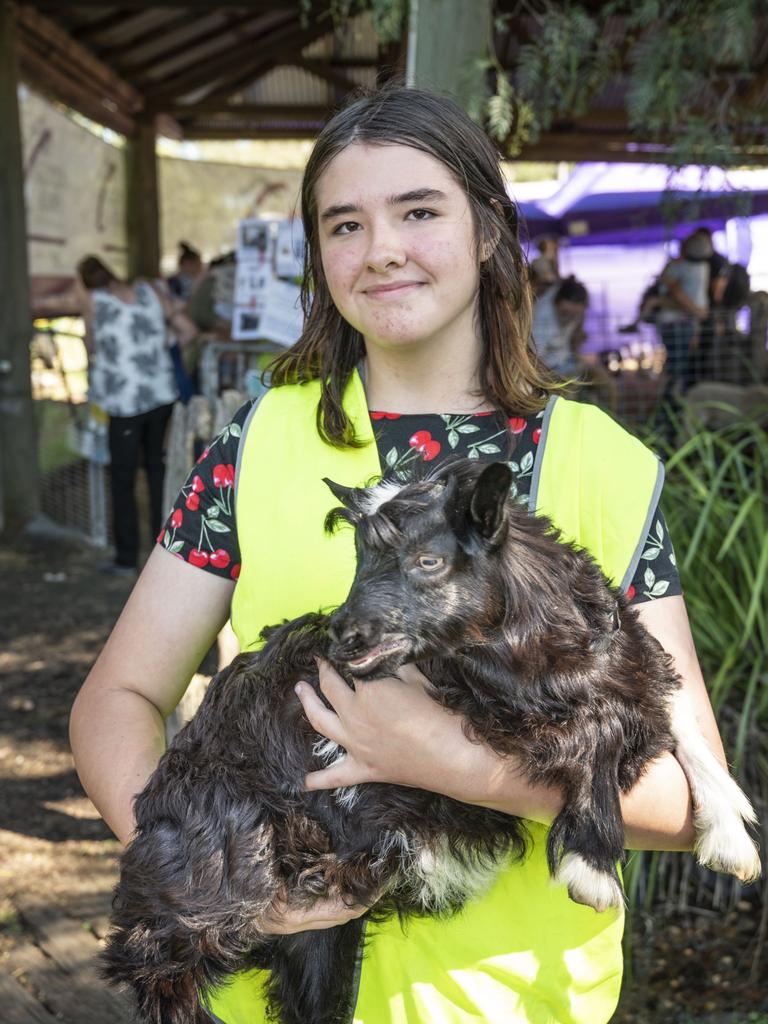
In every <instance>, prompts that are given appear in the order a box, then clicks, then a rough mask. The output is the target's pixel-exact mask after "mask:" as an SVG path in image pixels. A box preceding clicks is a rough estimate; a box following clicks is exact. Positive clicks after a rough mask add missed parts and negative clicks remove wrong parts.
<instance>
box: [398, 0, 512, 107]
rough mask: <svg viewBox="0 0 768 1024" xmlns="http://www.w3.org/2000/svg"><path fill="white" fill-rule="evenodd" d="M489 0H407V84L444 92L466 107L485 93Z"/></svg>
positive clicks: (489, 25)
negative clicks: (480, 64) (484, 63)
mask: <svg viewBox="0 0 768 1024" xmlns="http://www.w3.org/2000/svg"><path fill="white" fill-rule="evenodd" d="M491 38H492V26H491V0H410V6H409V14H408V67H407V78H406V81H407V84H408V86H409V87H411V88H417V89H432V90H434V91H436V92H442V93H448V94H449V95H451V96H452V97H453V99H455V100H456V101H457V103H459V104H461V106H462V107H464V109H465V110H468V111H472V110H473V109H477V106H478V100H479V99H481V98H484V97H485V96H486V95H487V94H488V89H487V85H486V71H485V69H484V68H482V67H480V66H479V62H480V61H484V60H486V59H487V57H488V47H489V46H490V45H491Z"/></svg>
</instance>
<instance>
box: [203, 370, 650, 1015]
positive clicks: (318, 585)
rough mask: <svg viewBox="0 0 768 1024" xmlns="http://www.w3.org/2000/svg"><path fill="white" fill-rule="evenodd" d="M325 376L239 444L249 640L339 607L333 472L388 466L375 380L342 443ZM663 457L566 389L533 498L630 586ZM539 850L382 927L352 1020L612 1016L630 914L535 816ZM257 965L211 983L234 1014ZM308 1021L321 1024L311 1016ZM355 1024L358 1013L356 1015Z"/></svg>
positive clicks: (342, 550)
mask: <svg viewBox="0 0 768 1024" xmlns="http://www.w3.org/2000/svg"><path fill="white" fill-rule="evenodd" d="M319 396H320V385H319V382H317V381H314V382H310V383H307V384H301V385H291V386H285V387H280V388H274V389H272V390H270V391H268V392H267V394H266V395H265V396H264V397H263V399H262V400H261V402H260V404H259V405H258V407H256V408H255V409H254V410H253V411H252V414H251V416H250V417H249V419H248V421H247V423H246V429H245V430H244V432H243V437H242V439H241V442H240V455H239V470H238V475H237V496H236V515H237V524H238V540H239V544H240V553H241V564H242V568H241V572H240V577H239V580H238V584H237V587H236V589H235V594H234V599H233V603H232V625H233V627H234V630H235V632H236V634H237V636H238V639H239V641H240V646H241V649H242V650H249V649H254V648H255V647H257V646H258V643H259V640H258V637H259V633H260V631H261V629H262V628H263V627H264V626H267V625H271V624H273V623H277V622H280V621H282V620H284V619H290V618H293V617H295V616H297V615H300V614H302V613H304V612H307V611H316V610H320V609H330V608H334V607H337V606H338V605H340V604H341V603H342V602H343V601H344V599H345V598H346V596H347V593H348V591H349V587H350V585H351V582H352V579H353V576H354V572H355V551H354V541H353V534H352V531H351V530H340V531H339V532H337V533H335V534H333V535H327V534H326V533H325V532H324V529H323V522H324V519H325V516H326V513H327V512H328V511H329V510H330V509H331V508H333V507H334V506H335V505H337V504H338V502H337V500H336V499H335V498H334V497H333V495H332V494H331V492H330V491H329V490H328V487H327V486H326V485H325V484H324V483H323V477H329V478H330V479H332V480H334V481H336V482H337V483H341V484H345V485H347V486H362V485H363V484H365V483H367V482H369V481H371V480H372V479H373V478H375V477H377V476H378V475H379V474H380V473H381V466H380V463H379V457H378V453H377V449H376V444H375V441H374V437H373V429H372V426H371V422H370V418H369V415H368V408H367V403H366V397H365V391H364V389H363V385H362V381H361V380H360V377H359V375H358V374H357V373H356V372H355V373H353V375H352V377H351V379H350V382H349V384H348V386H347V389H346V393H345V396H344V406H345V409H346V412H347V414H348V415H349V417H350V419H351V421H352V423H353V424H354V426H355V430H356V434H357V436H358V437H359V438H360V439H361V440H365V441H367V442H368V443H367V444H365V445H364V446H363V447H361V448H347V449H338V448H334V447H333V446H331V445H328V444H326V443H325V442H324V441H323V440H322V439H321V438H320V437H319V435H318V433H317V429H316V418H315V417H316V412H317V404H318V400H319ZM662 476H663V474H662V470H661V467H660V464H659V463H658V461H657V460H656V458H655V456H653V455H652V453H651V452H649V451H648V449H647V448H645V447H644V446H643V445H642V444H641V443H640V442H639V441H638V440H637V439H635V438H634V437H632V436H631V435H629V434H627V433H626V431H624V430H623V429H622V428H621V427H619V426H618V425H616V424H615V423H614V422H613V421H612V420H611V419H610V418H609V417H607V416H606V415H605V414H604V413H602V412H600V411H599V410H598V409H596V408H594V407H593V406H586V405H579V404H577V403H574V402H569V401H566V400H564V399H561V398H557V399H552V400H550V402H549V405H548V406H547V409H546V413H545V415H544V418H543V420H542V433H541V437H540V440H539V444H538V451H537V455H536V461H535V463H534V471H533V480H532V493H531V499H530V507H531V510H532V511H536V512H539V513H544V514H546V515H548V516H549V517H550V518H551V519H552V520H553V521H554V522H555V523H556V524H557V525H558V526H559V527H560V529H561V530H562V532H563V534H564V536H565V537H566V538H567V539H569V540H574V541H576V542H577V543H579V544H581V545H583V546H584V547H585V548H587V549H588V550H589V551H590V552H592V554H593V555H594V556H595V557H596V559H597V560H598V562H599V563H600V565H601V566H602V568H603V570H604V572H605V573H606V575H608V576H609V578H611V579H612V580H613V581H614V583H615V584H616V585H623V586H625V587H626V586H627V585H628V583H629V581H630V580H631V578H632V574H633V572H634V568H635V566H636V564H637V560H638V558H639V555H640V552H641V550H642V544H643V542H644V540H645V537H646V534H647V531H648V527H649V525H650V518H651V516H652V514H653V511H654V509H655V506H656V501H657V498H658V494H659V491H660V489H661V482H662ZM530 832H531V835H532V839H533V843H532V848H531V851H530V853H529V854H528V856H527V857H526V859H525V861H524V862H522V863H517V864H512V865H510V866H509V867H507V868H505V869H503V870H502V871H501V873H500V875H499V876H498V878H497V880H496V882H495V883H494V885H493V886H492V888H491V889H490V890H489V891H488V892H487V893H486V895H485V896H484V897H483V898H482V899H479V900H476V901H474V902H472V903H471V904H469V905H468V906H467V907H466V908H465V909H464V910H463V911H462V912H461V913H459V914H456V915H455V916H454V917H452V918H449V919H447V920H446V919H442V918H441V919H436V918H429V917H421V918H414V919H412V920H410V921H409V922H408V924H407V926H406V927H405V929H403V928H402V927H401V925H400V923H399V921H398V920H397V918H394V919H390V920H389V921H387V922H385V923H383V924H381V925H376V926H370V927H369V928H368V932H367V935H366V947H365V956H364V958H363V961H362V968H361V970H360V974H359V985H358V991H357V999H356V1005H355V1010H354V1017H353V1021H354V1024H469V1022H475V1024H477V1022H481V1021H482V1022H489V1024H603V1022H605V1021H608V1020H609V1019H610V1017H611V1015H612V1013H613V1011H614V1009H615V1006H616V1003H617V1001H618V996H619V989H620V985H621V971H622V957H621V934H622V928H623V914H622V913H621V912H620V911H615V910H609V911H606V912H604V913H601V914H598V913H597V912H596V911H594V910H592V909H591V908H589V907H585V906H581V905H579V904H576V903H574V902H572V901H571V900H570V898H569V897H568V893H567V890H566V889H565V887H563V886H558V885H554V884H552V883H551V881H550V878H549V873H548V870H547V864H546V855H545V849H546V828H545V827H544V826H541V825H537V824H534V823H531V824H530ZM262 980H263V976H262V974H261V972H259V971H251V972H247V973H243V974H240V975H237V976H236V977H235V978H233V979H232V980H231V981H230V982H229V983H227V984H226V985H223V986H222V987H221V988H219V989H217V990H216V991H213V992H210V993H208V994H207V995H208V1005H209V1008H210V1010H211V1012H212V1014H213V1015H214V1019H218V1020H220V1021H222V1022H224V1024H261V1022H262V1021H264V1022H266V1015H265V1010H264V1005H265V1004H264V1000H263V997H262V995H261V988H262ZM307 1024H312V1022H311V1021H307ZM350 1024H352V1022H350Z"/></svg>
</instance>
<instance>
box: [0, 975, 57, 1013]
mask: <svg viewBox="0 0 768 1024" xmlns="http://www.w3.org/2000/svg"><path fill="white" fill-rule="evenodd" d="M0 1007H2V1020H3V1024H57V1021H56V1018H55V1017H53V1016H52V1015H51V1014H50V1013H48V1011H47V1010H46V1009H45V1007H44V1006H43V1005H42V1004H41V1003H39V1002H38V1001H37V999H35V997H34V996H33V995H32V994H31V992H28V991H27V990H26V989H25V988H24V986H23V985H22V984H21V982H20V981H17V980H16V978H14V977H12V976H11V975H10V974H5V973H4V971H0ZM59 1024H60V1022H59Z"/></svg>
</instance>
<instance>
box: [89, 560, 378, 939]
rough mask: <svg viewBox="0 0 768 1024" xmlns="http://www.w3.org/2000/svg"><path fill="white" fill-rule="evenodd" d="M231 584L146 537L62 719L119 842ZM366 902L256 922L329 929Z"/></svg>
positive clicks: (280, 928)
mask: <svg viewBox="0 0 768 1024" xmlns="http://www.w3.org/2000/svg"><path fill="white" fill-rule="evenodd" d="M234 586H235V585H234V583H233V582H232V581H230V580H226V579H222V578H221V577H218V576H214V575H212V574H211V573H207V572H202V571H201V570H200V569H197V568H195V567H194V566H191V565H189V564H188V563H187V562H183V561H181V560H180V559H178V558H176V557H175V556H173V555H171V554H170V553H169V552H168V551H166V550H165V549H164V548H161V547H159V546H156V547H155V548H154V550H153V551H152V554H151V555H150V557H149V560H148V561H147V564H146V567H145V568H144V571H143V572H142V574H141V576H140V577H139V580H138V582H137V584H136V586H135V587H134V590H133V593H132V594H131V596H130V598H129V600H128V603H127V604H126V606H125V609H124V610H123V613H122V614H121V616H120V618H119V619H118V621H117V624H116V626H115V628H114V630H113V631H112V635H111V636H110V638H109V640H108V641H107V643H106V646H105V647H104V650H103V651H102V652H101V654H100V655H99V658H98V660H97V661H96V664H95V665H94V666H93V668H92V669H91V671H90V673H89V675H88V678H87V679H86V681H85V683H83V686H82V688H81V690H80V693H79V694H78V696H77V699H76V701H75V704H74V706H73V708H72V714H71V717H70V723H69V735H70V742H71V744H72V752H73V754H74V757H75V766H76V768H77V773H78V775H79V776H80V780H81V782H82V784H83V786H84V788H85V790H86V792H87V793H88V796H89V797H90V798H91V800H92V801H93V803H94V804H95V805H96V807H97V808H98V810H99V811H100V813H101V815H102V817H103V818H104V820H105V821H106V823H107V824H108V825H109V827H110V828H111V829H112V831H113V832H114V833H115V835H116V836H117V837H118V839H120V840H121V841H122V842H123V843H127V842H128V841H129V840H130V838H131V836H132V834H133V831H134V824H135V823H134V816H133V801H134V798H135V796H136V795H137V794H138V793H139V792H140V791H141V790H142V789H143V788H144V785H145V783H146V782H147V779H148V778H149V776H150V775H151V774H152V772H153V771H154V769H155V767H156V765H157V762H158V761H159V759H160V756H161V754H162V753H163V751H164V750H165V726H164V719H165V718H166V717H167V716H168V715H169V714H170V713H171V711H172V710H173V709H174V707H175V706H176V704H178V702H179V700H180V699H181V696H182V694H183V693H184V691H185V690H186V688H187V685H188V683H189V680H190V679H191V678H192V675H193V673H194V672H195V670H196V669H197V667H198V666H199V664H200V662H201V661H202V659H203V657H204V655H205V653H206V651H207V650H208V648H209V647H210V646H211V644H212V643H213V642H214V640H215V639H216V635H217V634H218V632H219V630H220V629H221V627H222V625H223V624H224V623H225V622H226V620H227V617H228V615H229V607H230V602H231V599H232V591H233V589H234ZM367 909H368V908H367V907H361V906H355V905H353V904H351V903H350V902H349V901H346V900H345V899H344V898H343V896H341V895H339V896H335V897H331V898H328V899H323V900H318V901H317V903H316V904H315V905H314V906H313V907H311V908H310V909H308V910H296V909H294V908H291V907H289V906H287V905H286V904H285V903H276V904H275V905H274V906H273V907H272V909H271V911H270V913H269V914H267V915H265V917H264V918H263V919H262V921H261V923H260V927H261V930H262V931H264V932H265V933H273V934H290V933H293V932H301V931H307V930H313V929H318V928H332V927H335V926H336V925H339V924H344V923H346V922H347V921H349V920H351V919H352V918H354V917H360V915H361V914H364V913H365V911H366V910H367Z"/></svg>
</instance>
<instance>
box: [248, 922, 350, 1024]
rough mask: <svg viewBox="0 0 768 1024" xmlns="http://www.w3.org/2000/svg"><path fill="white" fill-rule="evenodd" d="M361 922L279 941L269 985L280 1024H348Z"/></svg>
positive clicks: (288, 937) (287, 937)
mask: <svg viewBox="0 0 768 1024" xmlns="http://www.w3.org/2000/svg"><path fill="white" fill-rule="evenodd" d="M364 934H365V918H360V919H357V920H353V921H349V922H348V923H347V924H344V925H338V926H337V927H335V928H322V929H319V930H317V931H307V932H298V933H297V934H295V935H284V936H280V937H279V939H278V940H277V941H276V942H275V944H274V946H273V947H272V950H271V953H272V962H271V965H270V967H271V976H270V980H269V982H268V985H267V993H268V998H269V1002H270V1005H271V1006H272V1008H273V1010H274V1011H275V1013H276V1016H277V1019H278V1020H280V1022H281V1024H308V1022H309V1021H311V1022H312V1024H347V1022H348V1021H350V1020H352V1010H353V1009H354V1002H355V999H356V995H357V978H358V976H359V969H360V958H361V957H362V954H363V940H364Z"/></svg>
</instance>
